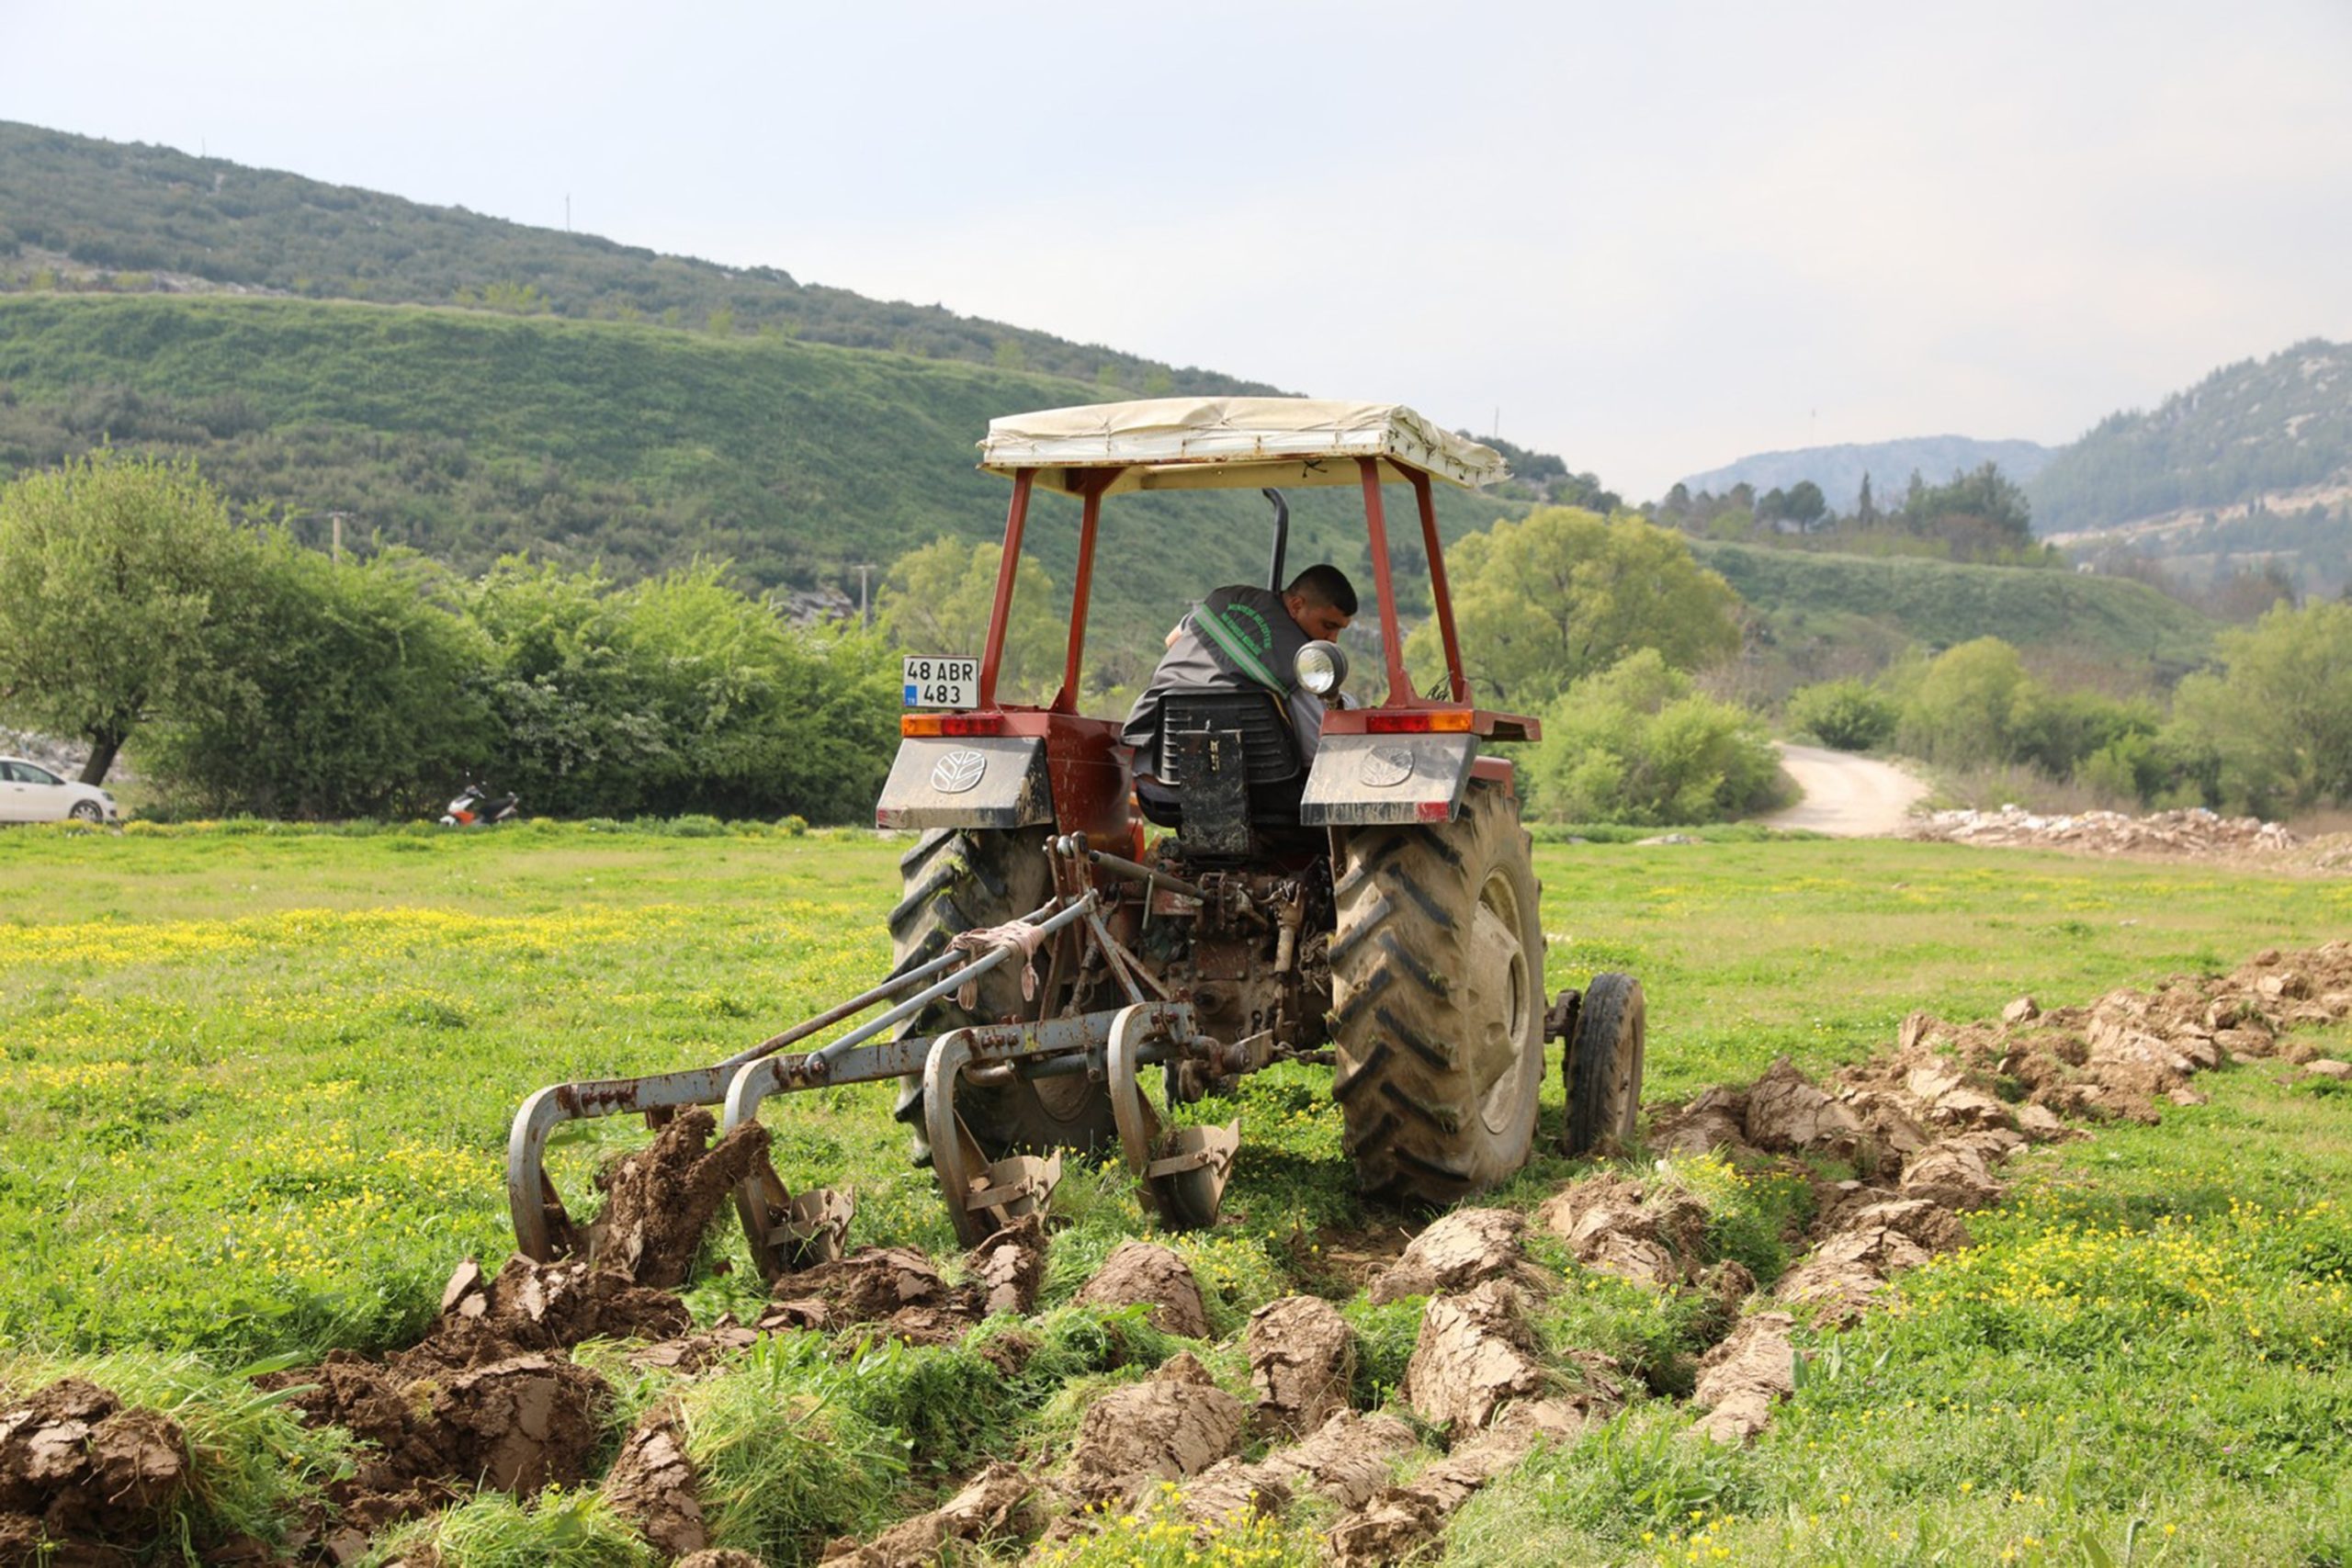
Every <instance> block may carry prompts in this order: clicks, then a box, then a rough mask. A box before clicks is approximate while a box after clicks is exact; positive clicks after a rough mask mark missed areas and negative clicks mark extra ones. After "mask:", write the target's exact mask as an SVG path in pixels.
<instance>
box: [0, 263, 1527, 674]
mask: <svg viewBox="0 0 2352 1568" xmlns="http://www.w3.org/2000/svg"><path fill="white" fill-rule="evenodd" d="M1096 396H1097V394H1096V393H1095V391H1094V389H1092V388H1091V386H1087V385H1082V384H1080V383H1074V382H1069V381H1059V380H1055V379H1053V378H1046V377H1041V376H1035V375H1027V374H1021V373H1016V372H1011V371H1004V370H1000V369H996V368H994V367H981V366H976V365H965V364H956V363H950V362H942V361H937V360H927V359H922V358H918V357H914V356H910V355H894V354H877V353H869V352H859V351H855V350H850V349H841V348H833V347H829V346H826V345H823V344H808V343H799V342H792V341H788V340H782V339H771V340H761V339H755V338H743V339H735V340H730V341H718V340H715V339H712V338H708V337H705V336H698V335H695V334H690V333H674V332H664V331H661V330H659V329H656V328H652V327H647V326H641V325H626V324H621V323H613V322H591V321H559V320H555V319H551V318H545V317H541V318H530V319H516V318H510V317H502V316H496V315H489V314H484V313H481V312H477V311H464V310H426V309H421V308H417V307H413V306H370V305H354V304H320V303H311V302H309V301H302V300H289V299H227V298H217V297H216V298H206V299H164V298H156V297H152V296H150V297H140V298H116V297H97V296H85V297H62V296H54V295H41V296H19V297H16V298H10V299H0V478H6V477H7V476H8V475H12V474H14V473H17V472H19V471H21V470H23V469H25V468H31V467H38V466H41V465H45V464H49V463H53V462H56V461H57V460H59V459H60V458H61V457H65V456H68V455H71V454H73V453H75V452H79V451H82V450H85V449H86V448H87V447H88V446H91V445H93V444H95V443H96V442H99V441H101V440H107V439H111V440H112V441H113V442H114V443H115V444H116V445H118V446H125V447H130V448H134V449H139V450H153V451H163V452H171V453H182V454H187V455H189V456H193V457H197V458H198V460H199V461H200V462H201V463H202V465H203V468H204V470H205V472H206V473H207V474H208V475H209V477H210V478H211V479H213V480H214V482H215V483H217V484H219V485H220V487H221V488H222V489H223V491H225V492H226V493H227V494H228V495H229V496H230V497H231V499H232V501H233V502H236V503H237V504H239V505H240V506H243V507H244V508H246V509H248V510H249V511H251V510H259V509H266V508H268V507H272V506H279V505H282V506H284V507H286V508H288V509H291V510H292V511H293V512H295V513H298V514H299V515H298V516H297V518H296V525H297V527H298V530H299V531H300V532H301V533H302V534H303V536H305V537H311V538H322V537H323V533H322V530H323V527H324V524H323V522H322V519H323V517H324V516H325V514H326V513H330V512H344V513H348V514H349V517H350V520H349V522H348V523H347V525H346V529H345V532H346V536H347V537H349V538H352V539H354V540H358V541H366V540H368V539H370V538H371V537H372V538H375V539H379V540H380V541H381V542H383V543H385V544H397V545H408V546H413V547H416V548H418V549H420V550H423V551H425V552H426V553H428V554H431V555H435V556H438V557H441V558H446V559H447V560H449V561H451V562H452V563H453V564H455V565H457V566H458V567H459V568H461V569H463V570H478V569H480V568H481V567H483V566H485V565H487V564H489V563H490V562H491V561H492V560H493V559H494V558H497V557H498V556H499V555H501V554H503V553H506V552H511V551H517V550H529V551H531V552H533V553H535V554H537V555H540V556H543V557H547V558H553V559H557V560H562V561H567V562H571V563H572V564H575V565H584V564H587V563H589V562H591V561H599V560H601V561H603V562H605V564H606V566H607V567H608V569H609V570H613V571H615V572H616V573H617V574H621V575H634V574H636V573H638V572H643V571H652V570H660V569H662V568H664V567H668V566H673V565H678V564H681V563H683V562H685V561H687V560H690V559H692V558H695V557H696V556H724V557H727V558H731V559H733V560H734V561H735V562H736V563H737V566H738V569H739V570H740V571H741V574H742V575H743V576H744V577H745V578H746V579H747V580H749V581H752V582H753V583H755V584H758V585H761V586H774V585H782V584H809V583H818V582H826V583H832V584H836V585H840V584H844V583H845V584H847V585H849V586H851V587H852V588H853V589H854V584H855V581H856V579H855V576H854V573H853V572H850V571H849V570H847V568H848V566H849V564H850V563H854V562H858V561H870V562H876V563H881V564H886V565H887V564H888V562H890V561H891V560H893V559H895V558H898V557H899V556H900V555H902V554H904V553H905V552H906V551H908V550H910V549H911V548H913V547H916V546H919V545H922V544H925V543H927V542H929V541H930V540H931V539H933V538H934V537H936V536H939V535H941V534H949V535H954V536H958V537H963V538H967V539H981V538H994V537H997V536H1000V535H1001V531H1002V529H1003V523H1004V507H1005V499H1006V494H1007V487H1006V485H1005V483H1004V481H1003V480H1001V479H996V478H993V477H991V476H989V475H986V474H982V473H980V472H978V470H977V469H975V468H974V467H973V463H974V461H975V453H974V443H975V442H976V441H977V440H978V437H979V435H980V434H981V433H982V431H983V430H985V428H986V427H987V424H988V422H989V418H990V417H991V416H993V415H996V414H1000V413H1005V412H1013V411H1016V410H1021V409H1030V408H1043V407H1050V406H1054V405H1057V404H1067V403H1074V402H1084V401H1089V400H1092V399H1093V398H1094V397H1096ZM1438 488H1439V491H1440V492H1441V516H1442V523H1443V525H1444V528H1445V532H1446V534H1447V536H1449V537H1451V536H1458V535H1459V534H1460V533H1462V532H1464V530H1466V529H1470V528H1476V527H1483V526H1485V525H1487V524H1488V523H1491V522H1492V521H1493V520H1494V519H1495V517H1496V516H1498V515H1499V514H1502V513H1512V512H1516V511H1518V510H1521V508H1519V507H1517V506H1515V505H1514V504H1513V503H1511V502H1499V501H1496V500H1493V499H1487V498H1481V497H1476V496H1471V495H1468V494H1465V493H1464V492H1461V491H1453V490H1452V489H1451V488H1450V487H1447V486H1440V487H1438ZM1395 493H1397V494H1398V496H1399V497H1400V502H1401V497H1402V494H1403V492H1401V491H1400V492H1395ZM1293 501H1294V503H1295V521H1294V536H1293V541H1292V555H1291V558H1292V560H1293V562H1294V563H1304V562H1305V561H1307V560H1311V559H1318V558H1329V559H1333V560H1336V561H1338V562H1339V563H1340V565H1342V566H1343V567H1347V568H1351V569H1355V568H1358V567H1360V566H1361V564H1362V562H1363V558H1364V556H1363V524H1362V521H1361V516H1362V503H1361V502H1360V501H1359V500H1358V499H1357V496H1356V492H1355V491H1352V490H1325V491H1300V492H1297V493H1296V494H1295V495H1294V497H1293ZM1076 512H1077V508H1076V505H1075V503H1073V502H1068V501H1066V500H1063V499H1059V498H1051V497H1041V499H1040V507H1039V511H1038V514H1037V515H1036V516H1035V520H1034V521H1033V525H1032V528H1031V532H1030V536H1029V541H1028V543H1029V547H1030V549H1031V550H1032V552H1033V553H1035V554H1036V555H1037V556H1039V557H1040V558H1042V559H1043V560H1044V561H1045V563H1046V567H1047V569H1048V571H1049V573H1050V574H1051V575H1052V576H1053V577H1054V578H1055V580H1056V581H1057V584H1058V585H1059V586H1060V587H1061V588H1062V589H1063V590H1064V591H1067V588H1068V586H1069V581H1070V575H1071V569H1072V567H1073V565H1074V558H1075V536H1076V529H1075V519H1076ZM1105 519H1106V523H1105V527H1104V535H1103V546H1102V555H1101V559H1100V564H1099V567H1098V572H1097V592H1098V594H1099V595H1100V598H1099V599H1098V601H1097V604H1098V608H1100V609H1101V610H1102V611H1103V612H1104V614H1103V615H1102V616H1100V617H1099V618H1098V620H1097V622H1096V624H1097V625H1098V626H1101V627H1103V628H1104V630H1103V633H1102V634H1101V635H1103V636H1104V637H1110V638H1114V639H1125V640H1127V641H1136V642H1145V641H1148V642H1149V643H1151V644H1154V645H1156V644H1157V641H1158V638H1159V632H1160V631H1161V630H1164V629H1165V627H1166V626H1167V624H1168V621H1169V619H1170V616H1171V615H1173V613H1174V611H1175V608H1176V607H1177V606H1179V605H1181V604H1183V603H1184V602H1186V600H1188V599H1189V598H1191V597H1193V596H1196V595H1197V594H1198V593H1199V592H1202V591H1203V590H1204V588H1206V587H1209V586H1212V585H1214V584H1216V583H1217V582H1223V581H1254V580H1256V579H1258V578H1260V577H1261V576H1262V574H1263V572H1264V570H1265V554H1266V544H1267V540H1268V537H1269V526H1268V512H1267V507H1266V504H1265V502H1263V501H1261V499H1259V497H1258V496H1257V495H1256V494H1255V493H1254V492H1209V493H1201V494H1195V495H1192V496H1185V497H1167V496H1149V497H1128V498H1122V499H1120V500H1116V501H1114V502H1112V503H1111V504H1110V506H1109V507H1108V508H1107V510H1106V512H1105ZM1367 586H1369V584H1368V581H1367Z"/></svg>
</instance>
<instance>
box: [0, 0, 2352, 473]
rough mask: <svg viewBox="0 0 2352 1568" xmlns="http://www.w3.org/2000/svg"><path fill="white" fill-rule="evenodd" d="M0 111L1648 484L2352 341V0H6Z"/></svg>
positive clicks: (2051, 418)
mask: <svg viewBox="0 0 2352 1568" xmlns="http://www.w3.org/2000/svg"><path fill="white" fill-rule="evenodd" d="M0 118H10V119H19V120H29V121H31V122H34V123H36V124H40V125H46V126H51V127H55V128H58V129H61V130H73V131H78V132H82V133H85V134H88V135H94V136H104V137H109V138H115V139H118V140H125V141H154V142H162V143H165V144H168V145H171V146H175V147H180V148H184V149H187V151H190V152H210V153H211V154H213V155H214V156H218V157H226V158H232V159H235V160H238V161H239V162H243V163H247V164H261V165H265V166H267V167H273V168H280V169H288V170H293V171H296V172H298V173H301V174H305V175H312V176H315V177H317V178H321V179H326V180H333V181H338V182H342V183H346V184H351V185H358V186H370V187H373V188H376V189H379V190H386V191H390V192H393V193H395V194H398V195H401V196H404V197H412V198H413V199H415V200H419V201H427V202H436V203H446V204H455V205H461V206H464V207H468V208H471V209H474V210H476V211H479V212H485V213H491V214H494V215H497V216H500V217H504V218H511V219H515V220H518V221H523V222H528V223H543V224H550V225H560V224H561V223H562V222H563V220H564V203H565V198H566V197H567V195H568V196H569V197H570V199H571V220H572V223H573V225H574V226H575V227H577V228H580V229H583V230H589V231H595V232H598V233H602V234H607V235H610V236H612V237H613V238H615V239H617V240H622V241H626V242H628V243H635V244H642V245H650V246H653V247H655V248H658V249H661V250H664V251H672V252H680V253H684V254H693V255H701V256H708V257H711V258H714V259H716V260H719V261H723V262H732V263H754V262H758V263H766V264H769V265H776V266H781V267H783V268H785V269H786V270H787V271H789V272H791V273H792V274H793V275H794V276H796V277H798V278H800V279H802V280H804V281H810V282H821V283H828V284H834V285H839V286H841V287H842V288H853V289H856V290H858V291H859V292H861V293H865V294H870V295H876V296H881V297H884V298H893V299H911V300H915V301H918V302H921V303H925V304H928V303H933V302H937V303H941V304H944V305H946V306H948V307H949V308H951V309H953V310H960V311H965V312H967V313H971V314H977V315H984V316H990V317H995V318H999V319H1001V320H1004V321H1014V322H1018V323H1021V324H1023V325H1025V326H1032V327H1037V328H1042V329H1044V330H1046V331H1048V332H1052V333H1058V334H1060V335H1063V336H1066V337H1071V338H1076V339H1080V340H1081V341H1088V342H1098V343H1103V344H1113V345H1115V346H1117V347H1120V348H1123V349H1127V350H1130V351H1133V352H1136V353H1140V354H1145V355H1151V356H1154V357H1157V358H1161V359H1166V360H1169V361H1171V362H1173V363H1176V364H1180V365H1201V366H1207V367H1214V368H1216V369H1219V370H1225V371H1229V372H1232V373H1234V374H1237V375H1241V376H1248V377H1251V378H1258V379H1262V380H1266V381H1272V382H1274V383H1276V384H1278V385H1280V386H1283V387H1285V388H1288V389H1294V390H1297V391H1302V392H1309V393H1314V394H1317V395H1319V396H1328V397H1345V398H1365V399H1381V400H1387V399H1396V400H1404V401H1408V402H1411V403H1414V404H1416V405H1417V406H1419V407H1420V408H1422V409H1423V410H1424V411H1425V412H1429V413H1430V414H1432V415H1433V416H1435V417H1437V418H1438V419H1440V420H1442V422H1444V423H1447V424H1449V425H1468V426H1473V427H1476V428H1478V429H1481V430H1484V429H1487V428H1488V427H1490V426H1491V425H1493V424H1494V423H1495V420H1496V416H1497V411H1498V410H1499V414H1500V434H1503V435H1505V436H1507V437H1509V438H1510V439H1511V440H1513V441H1518V442H1521V443H1523V444H1525V445H1529V446H1538V447H1543V448H1545V449H1548V450H1552V451H1556V452H1559V453H1560V454H1562V455H1563V456H1565V457H1566V458H1567V459H1568V460H1569V462H1570V464H1571V465H1572V466H1575V467H1577V468H1591V469H1594V470H1596V471H1598V472H1599V473H1600V476H1601V477H1602V478H1603V479H1605V480H1606V481H1607V482H1609V483H1610V484H1611V485H1612V486H1615V487H1617V488H1619V489H1621V490H1623V491H1626V492H1627V493H1628V494H1629V495H1631V496H1635V497H1646V496H1652V495H1655V494H1657V492H1659V491H1662V490H1663V489H1664V488H1665V487H1666V486H1667V485H1668V483H1670V482H1671V481H1672V480H1673V479H1676V478H1677V477H1679V475H1681V474H1684V473H1687V472H1691V471H1693V470H1697V469H1701V468H1710V467H1713V466H1715V465H1718V464H1721V463H1724V462H1726V461H1729V460H1730V459H1732V458H1734V457H1739V456H1741V455H1743V454H1747V453H1750V452H1756V451H1761V450H1767V449H1771V448H1778V447H1787V446H1811V445H1817V444H1827V443H1831V442H1840V441H1870V440H1878V439H1883V438H1888V437H1894V436H1903V435H1921V434H1943V433H1947V432H1951V433H1959V434H1970V435H1977V436H1984V437H2006V436H2025V437H2029V438H2030V439H2034V440H2039V441H2043V442H2050V443H2058V442H2064V441H2066V440H2070V439H2072V438H2073V437H2074V436H2075V435H2077V434H2080V433H2081V432H2082V431H2083V430H2084V429H2085V428H2086V426H2088V425H2089V424H2090V423H2093V422H2094V421H2096V420H2097V419H2098V418H2099V417H2101V416H2102V415H2104V414H2106V413H2108V412H2111V411H2112V410H2114V409H2116V408H2119V407H2127V406H2143V405H2146V404H2148V403H2150V402H2153V401H2154V400H2157V399H2160V398H2161V397H2163V396H2164V395H2165V393H2167V392H2170V391H2173V390H2175V389H2178V388H2180V387H2182V386H2185V385H2187V384H2188V382H2190V381H2192V380H2194V379H2196V378H2198V377H2199V376H2201V375H2203V374H2204V373H2205V372H2206V371H2208V370H2211V369H2212V368H2213V367H2216V366H2218V365H2221V364H2223V363H2226V362H2228V361H2231V360H2235V359H2241V358H2245V357H2247V356H2249V355H2267V354H2269V353H2271V352H2273V351H2275V350H2277V349H2279V348H2282V347H2284V346H2286V345H2287V344H2290V343H2291V342H2294V341H2295V340H2297V339H2299V338H2302V337H2307V336H2312V335H2320V336H2326V337H2334V338H2339V339H2341V338H2352V4H2347V3H2346V0H2309V3H2302V4H2297V3H2278V4H2264V3H2261V0H2236V3H2234V4H2231V5H2227V6H2224V5H2220V4H2210V5H2199V6H2188V5H2173V4H2165V3H2162V0H2128V3H2122V4H2104V3H2099V4H2093V3H2075V4H2064V5H2048V4H2034V5H2018V6H2007V5H1991V4H1984V3H1975V4H1969V5H1964V6H1962V5H1952V6H1889V5H1886V4H1884V3H1883V0H1875V3H1872V4H1868V5H1853V6H1842V5H1787V6H1757V5H1754V4H1740V5H1720V6H1718V5H1708V6H1697V5H1692V6H1668V5H1649V6H1629V5H1625V4H1623V3H1622V0H1621V3H1615V4H1610V5H1605V6H1567V5H1559V4H1548V5H1546V4H1530V5H1511V6H1506V5H1493V6H1476V5H1471V6H1430V5H1420V6H1385V5H1374V4H1356V5H1348V6H1339V5H1296V6H1279V5H1268V4H1265V3H1263V0H1261V3H1259V4H1255V5H1235V6H1224V5H1217V4H1209V3H1203V0H1190V3H1187V4H1183V5H1170V6H1148V7H1146V6H1103V5H1099V4H1098V5H1091V6H1069V7H1057V6H1030V7H1025V8H1024V7H1012V6H975V5H971V4H964V5H956V6H946V5H941V6H889V5H883V4H871V3H869V4H865V5H861V6H844V5H838V4H836V5H831V6H822V7H816V6H810V7H806V8H802V7H796V6H783V5H775V4H769V5H741V6H725V5H707V6H695V5H677V6H645V5H642V4H638V5H630V6H620V5H570V6H552V5H548V6H523V5H501V4H497V3H495V0H472V3H470V4H466V5H441V4H427V3H419V0H407V3H404V4H401V5H398V6H364V7H363V6H346V5H334V4H321V3H319V0H304V3H301V4H286V5H263V4H225V5H224V4H215V5H209V6H205V5H190V4H187V0H176V3H174V4H169V5H150V4H145V3H142V0H107V3H106V4H104V5H96V6H75V5H62V4H59V3H57V0H0Z"/></svg>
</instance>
